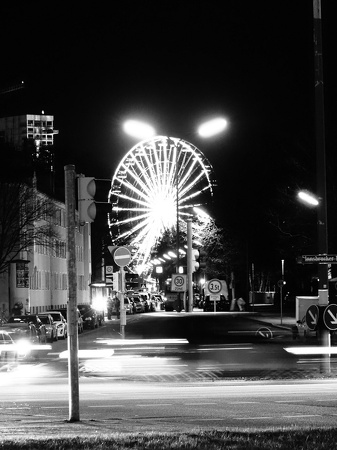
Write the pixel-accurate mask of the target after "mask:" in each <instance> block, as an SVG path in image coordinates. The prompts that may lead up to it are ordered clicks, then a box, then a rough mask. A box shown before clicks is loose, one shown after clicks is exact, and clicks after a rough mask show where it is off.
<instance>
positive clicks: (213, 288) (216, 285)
mask: <svg viewBox="0 0 337 450" xmlns="http://www.w3.org/2000/svg"><path fill="white" fill-rule="evenodd" d="M208 290H209V292H210V294H219V293H220V292H221V291H222V283H221V281H220V280H218V279H217V278H213V279H212V280H210V281H209V282H208Z"/></svg>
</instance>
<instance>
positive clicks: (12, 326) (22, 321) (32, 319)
mask: <svg viewBox="0 0 337 450" xmlns="http://www.w3.org/2000/svg"><path fill="white" fill-rule="evenodd" d="M1 328H3V329H6V330H7V331H8V333H10V334H11V337H12V338H13V340H14V341H15V342H17V341H18V340H20V339H26V340H29V341H30V342H31V343H33V344H34V343H39V342H41V343H45V342H46V328H45V327H44V326H42V322H41V320H40V319H39V318H38V316H37V315H35V314H28V315H22V316H13V317H10V318H9V319H8V322H7V323H5V324H2V325H1Z"/></svg>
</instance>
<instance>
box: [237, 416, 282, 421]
mask: <svg viewBox="0 0 337 450" xmlns="http://www.w3.org/2000/svg"><path fill="white" fill-rule="evenodd" d="M233 419H237V420H261V419H276V417H272V416H261V417H233Z"/></svg>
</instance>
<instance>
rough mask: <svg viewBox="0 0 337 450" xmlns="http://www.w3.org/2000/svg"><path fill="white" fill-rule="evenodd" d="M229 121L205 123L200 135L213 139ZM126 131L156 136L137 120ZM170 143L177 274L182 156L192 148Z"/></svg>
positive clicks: (219, 119) (179, 142)
mask: <svg viewBox="0 0 337 450" xmlns="http://www.w3.org/2000/svg"><path fill="white" fill-rule="evenodd" d="M227 125H228V123H227V120H226V119H224V118H222V117H217V118H214V119H211V120H208V121H207V122H204V123H202V124H201V125H200V127H199V128H198V134H199V136H200V137H202V138H211V137H213V136H215V135H217V134H219V133H221V132H222V131H224V130H225V129H226V127H227ZM123 128H124V131H125V132H126V133H127V134H128V135H130V136H132V137H136V138H138V139H146V138H150V137H153V136H154V134H155V130H154V129H153V128H152V127H151V126H150V125H148V124H147V123H145V122H141V121H136V120H128V121H127V122H125V124H124V127H123ZM166 139H167V141H168V142H169V145H170V147H171V149H172V150H173V152H174V153H173V155H174V156H173V158H174V159H173V161H174V162H175V171H174V186H175V197H176V199H175V206H176V273H179V260H180V254H179V252H180V248H179V247H180V245H179V243H180V230H179V207H180V198H179V195H180V193H179V184H180V183H181V180H180V178H181V175H180V163H179V161H180V155H181V154H182V153H183V152H186V151H187V149H188V148H189V147H190V146H191V144H189V143H188V142H187V141H184V140H183V139H181V138H179V139H177V138H166Z"/></svg>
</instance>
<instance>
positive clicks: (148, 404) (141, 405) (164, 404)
mask: <svg viewBox="0 0 337 450" xmlns="http://www.w3.org/2000/svg"><path fill="white" fill-rule="evenodd" d="M136 406H138V407H140V408H143V407H144V406H145V407H148V406H155V407H156V406H172V403H142V404H138V405H136Z"/></svg>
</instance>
